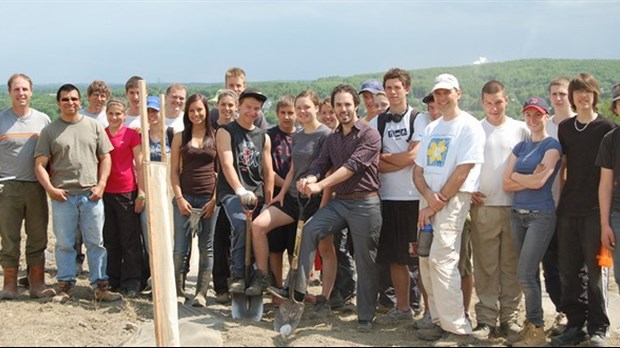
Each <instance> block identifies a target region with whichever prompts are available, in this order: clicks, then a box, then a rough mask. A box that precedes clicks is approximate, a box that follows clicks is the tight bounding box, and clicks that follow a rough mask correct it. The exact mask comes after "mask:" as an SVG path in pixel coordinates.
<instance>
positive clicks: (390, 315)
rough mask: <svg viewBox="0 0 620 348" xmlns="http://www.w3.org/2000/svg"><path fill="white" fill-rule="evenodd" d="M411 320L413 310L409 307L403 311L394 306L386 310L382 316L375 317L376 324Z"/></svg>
mask: <svg viewBox="0 0 620 348" xmlns="http://www.w3.org/2000/svg"><path fill="white" fill-rule="evenodd" d="M411 320H413V311H412V310H411V308H409V310H408V311H406V312H403V311H400V310H398V309H396V308H394V309H392V310H391V311H389V312H387V313H386V314H383V315H382V316H380V317H379V318H377V320H376V321H377V324H381V325H388V324H395V323H398V322H401V321H411Z"/></svg>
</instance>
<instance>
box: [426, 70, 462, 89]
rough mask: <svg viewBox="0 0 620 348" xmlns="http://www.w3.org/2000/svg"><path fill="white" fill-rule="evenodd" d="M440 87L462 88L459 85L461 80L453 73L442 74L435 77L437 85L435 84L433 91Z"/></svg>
mask: <svg viewBox="0 0 620 348" xmlns="http://www.w3.org/2000/svg"><path fill="white" fill-rule="evenodd" d="M438 89H459V90H460V89H461V87H460V86H459V80H457V79H456V77H454V75H451V74H441V75H437V77H435V85H434V86H433V90H432V91H431V93H433V92H435V91H436V90H438Z"/></svg>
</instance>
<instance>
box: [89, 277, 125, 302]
mask: <svg viewBox="0 0 620 348" xmlns="http://www.w3.org/2000/svg"><path fill="white" fill-rule="evenodd" d="M93 292H94V295H95V301H101V302H114V301H118V300H120V299H121V298H122V296H121V294H119V293H116V292H112V291H111V290H110V283H109V282H108V281H106V280H102V281H99V282H98V283H97V287H96V288H95V289H93Z"/></svg>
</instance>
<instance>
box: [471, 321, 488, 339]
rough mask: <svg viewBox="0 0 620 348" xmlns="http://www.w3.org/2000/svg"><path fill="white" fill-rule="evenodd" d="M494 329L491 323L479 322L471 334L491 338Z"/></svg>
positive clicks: (480, 337) (479, 337)
mask: <svg viewBox="0 0 620 348" xmlns="http://www.w3.org/2000/svg"><path fill="white" fill-rule="evenodd" d="M492 331H493V328H491V326H490V325H487V324H484V323H480V324H478V326H476V327H475V328H474V330H473V331H472V333H471V335H472V336H474V337H475V338H476V339H479V340H486V339H488V338H489V336H490V335H491V332H492Z"/></svg>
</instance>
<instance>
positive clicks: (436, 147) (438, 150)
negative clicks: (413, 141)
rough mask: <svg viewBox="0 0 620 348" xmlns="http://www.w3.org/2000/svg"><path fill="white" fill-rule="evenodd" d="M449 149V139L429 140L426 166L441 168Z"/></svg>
mask: <svg viewBox="0 0 620 348" xmlns="http://www.w3.org/2000/svg"><path fill="white" fill-rule="evenodd" d="M449 147H450V138H433V139H431V142H430V144H429V145H428V149H427V150H426V164H427V165H428V166H433V167H443V166H444V164H445V162H446V153H447V152H448V148H449Z"/></svg>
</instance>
